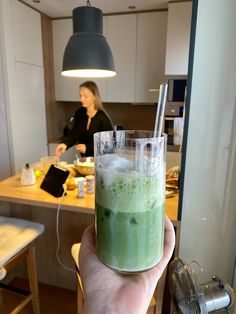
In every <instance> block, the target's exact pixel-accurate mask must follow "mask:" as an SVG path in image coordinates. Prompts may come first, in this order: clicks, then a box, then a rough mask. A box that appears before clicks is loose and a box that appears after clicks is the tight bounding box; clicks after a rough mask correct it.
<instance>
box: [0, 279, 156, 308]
mask: <svg viewBox="0 0 236 314" xmlns="http://www.w3.org/2000/svg"><path fill="white" fill-rule="evenodd" d="M11 284H13V285H14V286H15V287H18V288H21V289H28V284H27V280H25V279H20V278H15V279H14V280H13V281H12V282H11ZM0 295H1V297H0V313H1V314H9V313H10V312H11V310H12V309H13V308H14V306H15V305H16V304H17V303H18V301H19V300H20V298H22V297H21V296H19V295H17V294H15V293H12V292H6V291H5V290H1V291H0ZM76 298H77V293H76V291H72V290H68V289H63V288H58V287H55V286H50V285H46V284H42V283H39V299H40V309H41V314H77V299H76ZM80 301H81V302H82V300H80ZM152 313H153V308H152V306H150V308H149V310H148V312H147V314H152ZM21 314H33V311H32V306H31V304H28V305H27V306H26V307H25V308H24V309H23V310H22V312H21ZM81 314H82V313H81Z"/></svg>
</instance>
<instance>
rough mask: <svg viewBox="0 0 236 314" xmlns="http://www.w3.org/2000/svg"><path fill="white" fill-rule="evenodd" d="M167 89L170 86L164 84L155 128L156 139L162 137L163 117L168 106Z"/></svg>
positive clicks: (161, 88) (161, 86) (160, 92)
mask: <svg viewBox="0 0 236 314" xmlns="http://www.w3.org/2000/svg"><path fill="white" fill-rule="evenodd" d="M167 88H168V84H166V83H162V84H161V85H160V91H159V99H158V104H157V113H156V121H155V127H154V137H160V136H161V130H162V124H163V116H164V111H165V106H166V96H167Z"/></svg>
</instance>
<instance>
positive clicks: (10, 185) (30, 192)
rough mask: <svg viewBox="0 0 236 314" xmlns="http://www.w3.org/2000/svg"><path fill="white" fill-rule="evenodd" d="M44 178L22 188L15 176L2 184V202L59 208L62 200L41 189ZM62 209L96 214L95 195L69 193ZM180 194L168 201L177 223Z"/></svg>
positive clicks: (0, 195)
mask: <svg viewBox="0 0 236 314" xmlns="http://www.w3.org/2000/svg"><path fill="white" fill-rule="evenodd" d="M43 178H44V176H41V177H39V178H38V179H37V180H36V183H35V184H34V185H31V186H21V184H20V176H19V175H15V176H13V177H10V178H8V179H6V180H3V181H1V182H0V200H2V201H8V202H12V203H18V204H25V205H32V206H43V207H47V208H57V207H58V204H59V203H60V202H61V198H60V197H59V198H56V197H54V196H52V195H50V194H49V193H47V192H45V191H43V190H42V189H40V184H41V182H42V180H43ZM66 193H67V195H65V197H64V199H63V201H62V204H61V209H63V210H67V211H74V212H79V213H86V214H94V208H95V203H94V202H95V200H94V194H87V193H85V197H84V198H78V197H77V190H76V189H75V190H73V191H67V192H66ZM177 213H178V193H176V194H175V195H174V197H171V198H167V199H166V214H167V216H168V217H169V218H170V219H171V220H172V221H173V222H176V221H177Z"/></svg>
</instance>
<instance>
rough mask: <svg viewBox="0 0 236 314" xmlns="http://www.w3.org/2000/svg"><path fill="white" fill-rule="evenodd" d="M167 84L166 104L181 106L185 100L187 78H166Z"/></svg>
mask: <svg viewBox="0 0 236 314" xmlns="http://www.w3.org/2000/svg"><path fill="white" fill-rule="evenodd" d="M167 84H168V91H167V102H169V103H175V104H177V103H179V104H181V103H182V104H183V102H184V98H185V88H186V85H187V77H186V76H182V75H180V76H174V77H168V78H167Z"/></svg>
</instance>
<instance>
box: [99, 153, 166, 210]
mask: <svg viewBox="0 0 236 314" xmlns="http://www.w3.org/2000/svg"><path fill="white" fill-rule="evenodd" d="M157 168H158V169H157ZM156 169H157V171H154V172H153V173H148V175H147V174H145V173H143V172H139V171H137V167H136V163H135V161H134V160H132V159H128V158H124V157H121V156H118V155H115V154H112V155H103V156H98V157H97V158H96V202H97V203H99V204H100V205H102V206H103V207H105V208H109V209H111V210H112V211H113V212H118V211H119V212H143V211H147V210H149V211H150V210H153V209H156V208H158V207H161V206H162V204H163V202H164V197H165V193H164V188H165V186H164V184H163V180H164V173H165V164H164V162H162V163H158V164H157V165H155V170H156Z"/></svg>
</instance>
